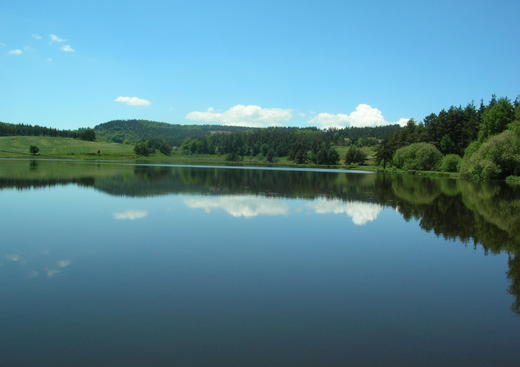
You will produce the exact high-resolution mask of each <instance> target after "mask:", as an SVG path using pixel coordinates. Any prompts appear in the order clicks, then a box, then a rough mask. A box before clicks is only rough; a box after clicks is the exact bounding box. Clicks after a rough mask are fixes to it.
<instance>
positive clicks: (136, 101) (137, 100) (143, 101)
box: [114, 96, 152, 106]
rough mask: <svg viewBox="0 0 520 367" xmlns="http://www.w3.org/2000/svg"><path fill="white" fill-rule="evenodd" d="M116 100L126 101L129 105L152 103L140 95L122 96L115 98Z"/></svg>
mask: <svg viewBox="0 0 520 367" xmlns="http://www.w3.org/2000/svg"><path fill="white" fill-rule="evenodd" d="M114 102H119V103H126V104H127V105H129V106H149V105H151V104H152V102H150V101H149V100H147V99H143V98H138V97H122V96H120V97H117V98H116V99H114Z"/></svg>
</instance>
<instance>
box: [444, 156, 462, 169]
mask: <svg viewBox="0 0 520 367" xmlns="http://www.w3.org/2000/svg"><path fill="white" fill-rule="evenodd" d="M461 159H462V158H461V157H460V156H459V155H458V154H447V155H445V156H444V157H442V159H441V161H440V162H439V170H441V171H443V172H457V171H458V170H459V165H460V161H461Z"/></svg>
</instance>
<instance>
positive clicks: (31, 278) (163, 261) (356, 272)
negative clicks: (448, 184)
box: [0, 185, 520, 367]
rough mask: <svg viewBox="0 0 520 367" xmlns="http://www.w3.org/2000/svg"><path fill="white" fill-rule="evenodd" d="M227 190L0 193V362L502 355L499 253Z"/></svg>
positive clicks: (330, 209) (348, 209)
mask: <svg viewBox="0 0 520 367" xmlns="http://www.w3.org/2000/svg"><path fill="white" fill-rule="evenodd" d="M229 191H230V192H229V193H226V194H219V195H209V194H207V193H206V194H204V195H199V194H194V193H191V194H174V193H172V194H166V195H160V196H148V197H128V196H126V197H125V196H116V195H107V194H105V193H103V192H100V191H97V190H95V189H94V188H91V187H80V186H75V185H67V186H55V187H50V188H42V189H30V190H26V191H16V190H0V203H1V205H2V208H1V210H2V211H1V213H2V216H1V219H2V220H1V222H0V229H1V233H2V242H1V243H0V289H1V290H2V292H1V294H0V301H1V302H0V325H2V333H0V349H1V348H2V347H1V346H5V345H9V348H8V350H7V351H4V350H2V355H1V357H2V358H4V359H5V360H8V361H9V362H12V361H16V360H20V359H22V360H23V361H25V362H26V363H25V364H20V365H39V363H40V362H41V361H46V362H48V361H50V362H52V363H48V364H47V365H79V366H87V365H89V363H90V365H103V363H105V362H106V361H107V360H108V359H110V360H111V361H114V362H113V363H112V364H111V365H114V366H131V365H146V364H150V365H171V364H172V361H173V362H178V363H177V364H179V365H200V366H204V365H213V364H218V365H237V361H239V362H240V363H238V365H247V366H263V365H266V364H269V365H288V366H291V365H298V366H305V365H308V366H315V365H316V366H317V365H326V366H344V365H346V364H348V363H345V361H347V362H352V363H353V365H387V363H388V365H404V366H406V365H408V366H413V365H421V362H423V361H424V360H425V359H428V360H433V361H437V360H438V359H436V358H437V357H438V351H439V350H442V354H443V358H448V359H449V360H450V361H455V363H452V364H451V365H456V366H457V367H458V366H474V365H478V363H479V362H480V361H482V360H484V361H486V362H489V363H488V364H487V365H497V366H498V365H500V366H513V365H514V364H513V363H511V362H516V355H517V347H518V345H519V342H520V340H519V339H518V338H519V335H520V325H519V318H518V316H516V315H515V314H514V313H513V312H511V311H510V305H511V304H512V302H513V297H512V296H511V295H510V294H508V293H507V289H508V287H509V286H510V282H509V280H508V279H507V277H506V275H505V272H506V271H507V269H508V255H507V254H505V253H502V254H498V255H496V256H491V255H493V254H491V253H489V254H488V256H486V254H485V252H484V251H483V250H482V249H481V248H480V247H477V248H476V249H474V248H472V247H471V246H467V245H466V244H464V243H462V242H461V241H459V240H449V241H448V240H445V239H444V238H442V237H438V236H437V235H436V234H435V233H433V231H431V232H428V231H425V230H423V229H421V228H420V226H419V219H414V218H413V217H410V218H407V220H405V219H404V218H403V215H402V214H401V213H400V212H398V211H396V210H394V209H393V208H390V207H384V206H382V205H380V204H375V203H372V202H368V201H367V202H365V201H362V200H357V199H351V200H340V199H338V198H325V197H322V196H317V198H313V199H306V198H302V197H297V196H295V197H294V198H290V199H287V198H284V197H281V196H269V195H252V194H244V193H236V194H235V193H232V192H231V190H229ZM85 343H88V348H86V349H85ZM433 345H434V346H435V348H432V346H433ZM490 345H492V346H493V348H492V350H490V349H489V346H490ZM201 346H206V347H205V348H204V349H203V352H201ZM213 346H214V347H213ZM317 346H320V348H323V349H320V350H321V352H320V350H318V349H317ZM403 346H406V348H404V347H403ZM27 350H30V351H31V353H27ZM237 351H238V352H237ZM237 353H239V355H238V357H237ZM78 356H80V357H82V358H84V360H85V361H87V362H85V363H83V364H81V362H78V361H79V360H83V359H81V358H78ZM266 356H269V358H268V359H269V360H266V358H267V357H266ZM403 356H405V357H406V358H405V359H404V362H403ZM143 361H145V362H143ZM141 362H142V363H141ZM271 362H272V363H271ZM365 362H366V363H365ZM408 362H409V363H408ZM0 364H1V363H0ZM40 364H41V363H40ZM105 364H106V363H105ZM9 365H16V364H15V363H11V364H9ZM446 365H450V364H446Z"/></svg>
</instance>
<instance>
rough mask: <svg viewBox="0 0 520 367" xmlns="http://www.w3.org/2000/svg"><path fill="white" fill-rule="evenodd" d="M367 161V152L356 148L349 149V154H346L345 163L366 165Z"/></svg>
mask: <svg viewBox="0 0 520 367" xmlns="http://www.w3.org/2000/svg"><path fill="white" fill-rule="evenodd" d="M366 159H367V155H366V154H365V152H364V151H363V150H362V149H360V148H358V147H355V146H351V147H350V148H348V149H347V152H346V153H345V163H347V164H352V163H358V164H363V163H365V161H366Z"/></svg>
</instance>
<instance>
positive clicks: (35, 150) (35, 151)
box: [29, 145, 40, 155]
mask: <svg viewBox="0 0 520 367" xmlns="http://www.w3.org/2000/svg"><path fill="white" fill-rule="evenodd" d="M39 151H40V148H38V147H37V146H36V145H31V146H30V147H29V152H30V153H31V154H32V155H36V154H38V152H39Z"/></svg>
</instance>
